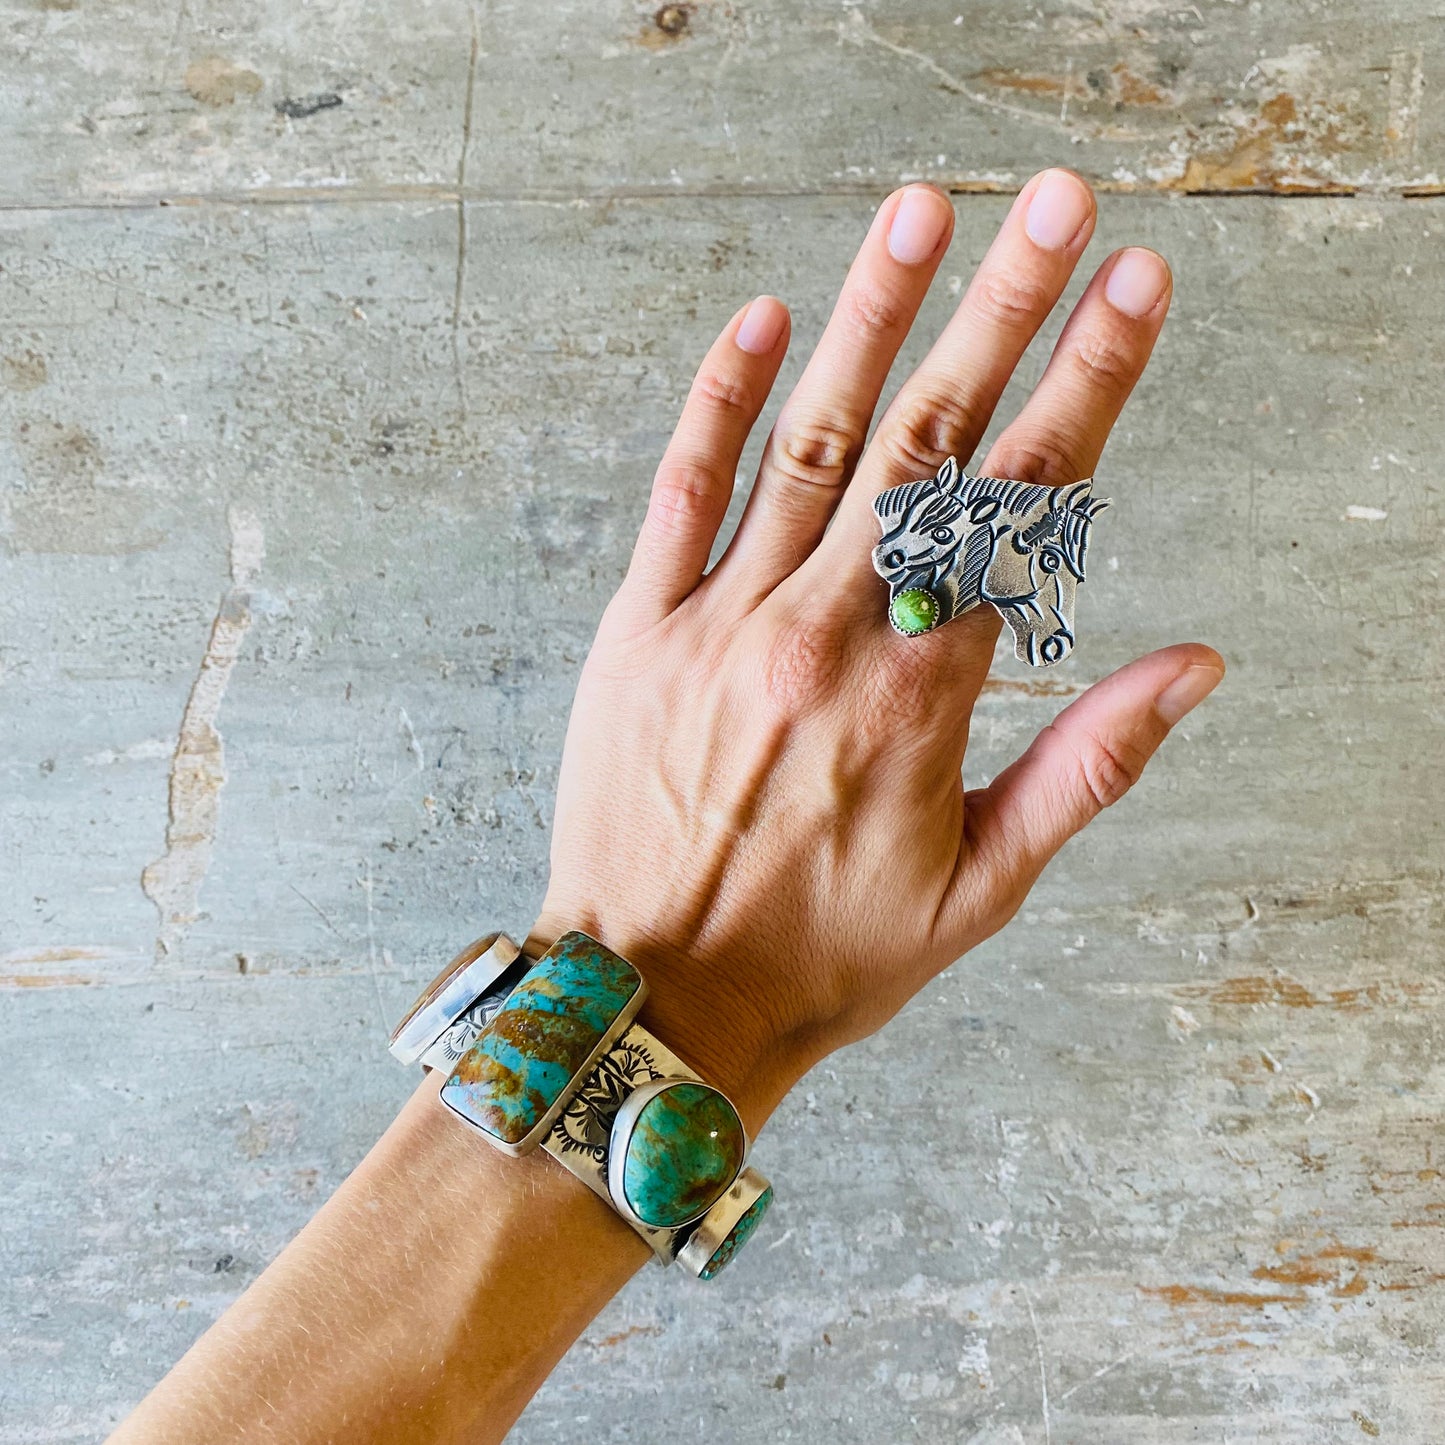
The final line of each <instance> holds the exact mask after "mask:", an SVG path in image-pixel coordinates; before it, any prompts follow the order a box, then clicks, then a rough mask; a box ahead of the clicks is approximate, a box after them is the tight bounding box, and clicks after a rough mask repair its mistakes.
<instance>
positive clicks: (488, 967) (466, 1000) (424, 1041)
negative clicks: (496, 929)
mask: <svg viewBox="0 0 1445 1445" xmlns="http://www.w3.org/2000/svg"><path fill="white" fill-rule="evenodd" d="M487 936H490V935H487ZM483 942H485V937H484V938H480V939H477V940H476V942H474V943H470V944H468V945H467V947H466V948H464V949H462V951H461V952H460V953H458V954H457V955H456V956H455V957H454V958H453V959H452V964H449V965H448V967H451V966H452V965H454V964H455V963H456V960H457V958H464V957H465V956H466V955H467V954H468V953H470V952H471V951H472V950H473V949H474V948H476V947H477V946H478V944H480V943H483ZM521 952H522V950H521V948H520V947H519V946H518V945H517V944H516V943H515V942H514V941H513V940H512V939H511V938H509V937H508V936H507V935H506V934H505V933H498V934H497V935H496V936H495V937H494V938H492V941H491V943H490V945H489V946H488V947H487V948H485V949H484V950H483V951H482V952H481V953H479V954H478V955H477V957H476V958H474V959H473V960H472V961H471V962H470V963H469V964H467V965H466V966H465V967H463V968H461V969H459V970H458V971H457V974H456V976H455V977H454V978H452V979H451V980H450V981H449V982H448V983H447V984H446V985H445V986H444V987H443V988H442V989H441V991H440V992H439V993H438V994H437V996H436V997H435V998H434V999H432V1000H431V1002H430V1003H428V1004H426V1005H425V1006H424V1007H422V1008H418V1009H417V1010H416V1012H415V1013H414V1014H410V1015H409V1016H408V1017H407V1018H405V1019H404V1020H403V1021H402V1022H401V1023H400V1024H398V1025H397V1029H396V1032H395V1033H394V1034H393V1035H392V1039H391V1042H390V1044H389V1045H388V1048H389V1049H390V1051H391V1056H392V1058H394V1059H396V1060H397V1062H398V1063H402V1064H416V1063H420V1062H421V1057H422V1055H423V1054H425V1053H426V1052H427V1050H428V1049H430V1048H431V1046H432V1045H433V1044H434V1043H436V1041H437V1040H438V1039H439V1038H441V1036H442V1035H443V1034H444V1033H445V1032H446V1031H447V1030H448V1029H449V1028H450V1027H451V1026H452V1025H453V1024H454V1023H455V1022H456V1021H457V1019H458V1018H460V1017H461V1015H462V1014H463V1013H465V1012H466V1010H467V1009H468V1008H470V1007H471V1005H472V1004H474V1003H475V1002H476V1001H477V999H478V998H480V997H481V996H482V994H484V993H486V992H487V990H488V989H489V988H490V987H491V985H492V984H494V983H495V982H496V981H497V979H499V978H500V977H501V976H502V974H504V973H505V972H506V971H507V969H508V968H510V967H511V965H512V964H513V963H514V962H515V961H516V959H517V958H518V956H519V955H520V954H521ZM444 972H445V970H444ZM413 1007H415V1005H413Z"/></svg>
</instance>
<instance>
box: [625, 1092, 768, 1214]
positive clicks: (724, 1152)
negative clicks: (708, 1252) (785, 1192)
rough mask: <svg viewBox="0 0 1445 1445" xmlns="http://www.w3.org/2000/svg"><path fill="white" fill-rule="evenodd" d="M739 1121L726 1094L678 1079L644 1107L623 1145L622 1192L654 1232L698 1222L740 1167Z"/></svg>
mask: <svg viewBox="0 0 1445 1445" xmlns="http://www.w3.org/2000/svg"><path fill="white" fill-rule="evenodd" d="M745 1148H746V1141H745V1138H744V1135H743V1125H742V1120H741V1119H739V1118H738V1114H737V1110H736V1109H734V1108H733V1106H732V1105H731V1104H730V1103H729V1102H728V1100H727V1098H726V1096H725V1095H723V1094H720V1093H719V1092H718V1091H717V1090H716V1089H714V1088H711V1087H709V1086H708V1085H707V1084H699V1083H692V1082H689V1081H686V1080H680V1081H679V1082H678V1083H676V1084H672V1085H669V1086H668V1087H667V1088H666V1089H663V1090H662V1091H661V1092H660V1093H658V1094H657V1095H656V1096H655V1097H654V1098H651V1099H649V1100H648V1101H647V1103H645V1104H644V1105H643V1106H642V1110H641V1112H640V1113H639V1114H638V1116H637V1122H636V1123H635V1124H634V1125H633V1128H632V1134H631V1137H630V1138H629V1139H628V1141H627V1149H626V1154H625V1156H624V1158H623V1163H622V1193H623V1195H624V1196H625V1197H626V1200H627V1205H628V1207H629V1208H630V1209H631V1210H632V1211H633V1212H634V1213H635V1214H636V1215H637V1217H638V1218H639V1219H641V1220H642V1221H643V1222H644V1223H646V1224H649V1225H651V1226H652V1227H653V1228H654V1229H673V1228H676V1226H678V1225H679V1224H686V1223H687V1221H688V1220H689V1219H696V1218H697V1216H698V1215H699V1214H701V1213H702V1212H703V1211H704V1210H705V1209H707V1208H708V1206H709V1205H711V1204H712V1203H713V1202H714V1200H716V1199H718V1198H720V1197H721V1196H722V1195H723V1194H725V1193H726V1192H727V1190H728V1189H729V1188H730V1187H731V1186H732V1182H733V1180H734V1179H735V1178H737V1173H738V1170H739V1169H741V1168H742V1165H743V1151H744V1149H745Z"/></svg>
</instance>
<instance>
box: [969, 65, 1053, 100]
mask: <svg viewBox="0 0 1445 1445" xmlns="http://www.w3.org/2000/svg"><path fill="white" fill-rule="evenodd" d="M978 78H979V79H980V80H982V81H985V82H987V83H988V84H989V85H996V86H998V87H999V88H1000V89H1002V90H1021V91H1023V92H1024V93H1025V94H1027V95H1062V94H1063V93H1064V84H1065V82H1064V80H1063V79H1062V77H1060V76H1057V75H1024V74H1022V73H1021V72H1019V71H1017V70H1000V69H993V70H981V71H979V73H978Z"/></svg>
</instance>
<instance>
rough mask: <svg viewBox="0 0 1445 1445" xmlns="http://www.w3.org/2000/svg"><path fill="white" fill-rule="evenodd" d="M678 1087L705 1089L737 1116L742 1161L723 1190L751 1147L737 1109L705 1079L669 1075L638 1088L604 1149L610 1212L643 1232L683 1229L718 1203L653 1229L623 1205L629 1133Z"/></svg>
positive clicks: (620, 1113) (619, 1113)
mask: <svg viewBox="0 0 1445 1445" xmlns="http://www.w3.org/2000/svg"><path fill="white" fill-rule="evenodd" d="M678 1084H700V1085H701V1086H702V1087H703V1088H705V1089H711V1090H712V1092H713V1093H714V1094H717V1095H718V1096H719V1097H720V1098H722V1099H724V1100H726V1102H727V1106H728V1108H730V1109H731V1110H732V1111H733V1113H734V1114H735V1115H736V1116H737V1120H738V1129H739V1131H740V1132H741V1134H742V1138H743V1150H742V1159H741V1162H740V1163H739V1165H738V1173H737V1174H735V1175H734V1176H733V1178H732V1181H731V1182H730V1183H729V1184H728V1186H727V1188H728V1189H731V1188H732V1187H733V1186H734V1185H735V1184H736V1183H737V1180H738V1177H739V1175H741V1173H742V1171H743V1170H744V1169H745V1168H746V1167H747V1161H748V1149H749V1148H750V1147H751V1141H750V1140H749V1139H748V1131H747V1127H746V1126H745V1125H744V1124H743V1118H742V1114H741V1113H739V1111H738V1106H737V1105H736V1104H734V1103H733V1101H732V1100H731V1099H729V1098H728V1096H727V1095H726V1094H724V1093H723V1091H722V1090H721V1089H719V1088H718V1087H717V1086H716V1085H715V1084H709V1083H708V1082H707V1080H706V1079H699V1078H698V1077H697V1076H696V1075H695V1074H694V1075H688V1074H671V1075H668V1076H666V1077H664V1078H661V1079H653V1080H652V1081H651V1082H649V1083H646V1084H641V1085H639V1086H638V1087H637V1088H635V1089H634V1090H633V1091H632V1092H631V1093H630V1094H629V1095H628V1096H627V1098H626V1099H624V1100H623V1101H622V1104H621V1106H620V1107H619V1108H618V1110H617V1115H616V1117H615V1118H614V1119H613V1121H612V1137H611V1139H610V1140H609V1142H608V1146H607V1191H608V1193H609V1194H610V1195H611V1196H612V1205H613V1208H614V1209H616V1210H617V1212H618V1213H619V1214H620V1215H622V1217H623V1218H624V1219H625V1220H627V1222H628V1223H629V1224H633V1225H640V1226H641V1227H642V1228H644V1229H665V1230H679V1229H686V1228H687V1226H688V1225H689V1224H691V1223H692V1222H693V1221H694V1220H696V1219H701V1218H702V1217H703V1216H704V1215H706V1214H707V1212H708V1210H710V1209H713V1208H715V1207H716V1206H717V1203H718V1200H717V1199H715V1200H713V1201H712V1203H711V1204H707V1205H705V1206H704V1207H703V1208H701V1209H699V1210H698V1211H697V1212H696V1213H695V1214H690V1215H688V1217H687V1218H686V1219H680V1220H678V1222H677V1223H676V1224H672V1225H657V1224H653V1223H651V1222H650V1221H649V1220H646V1219H643V1218H642V1216H641V1215H639V1214H638V1213H637V1211H636V1210H635V1209H633V1207H632V1206H631V1205H630V1204H629V1203H628V1202H627V1194H626V1192H625V1190H624V1189H623V1187H622V1180H623V1170H624V1169H625V1167H626V1164H627V1148H628V1145H629V1144H630V1143H631V1142H632V1133H633V1130H634V1129H635V1128H636V1127H637V1121H638V1119H639V1118H640V1117H641V1115H642V1111H643V1109H644V1108H646V1107H647V1105H648V1104H649V1103H651V1102H652V1100H653V1099H655V1098H657V1096H658V1095H659V1094H662V1093H666V1091H667V1090H668V1089H672V1088H675V1087H676V1086H677V1085H678ZM726 1195H727V1190H726V1189H725V1190H724V1191H723V1193H722V1194H720V1195H719V1196H718V1199H722V1198H725V1197H726Z"/></svg>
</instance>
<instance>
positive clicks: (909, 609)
mask: <svg viewBox="0 0 1445 1445" xmlns="http://www.w3.org/2000/svg"><path fill="white" fill-rule="evenodd" d="M938 611H939V608H938V599H937V598H936V597H935V596H934V595H933V593H931V592H929V591H928V590H927V589H926V588H924V587H910V588H908V590H907V591H906V592H900V593H899V594H898V596H897V597H895V598H894V599H893V600H892V601H891V602H890V603H889V604H888V616H889V617H890V618H891V619H892V621H893V625H894V626H895V627H896V628H897V629H898V630H899V631H900V632H906V633H907V634H908V635H909V636H910V637H914V636H917V634H918V633H920V632H928V631H931V630H932V629H933V628H934V627H936V626H937V625H938Z"/></svg>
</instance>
